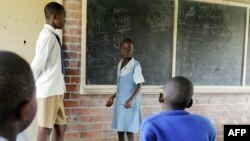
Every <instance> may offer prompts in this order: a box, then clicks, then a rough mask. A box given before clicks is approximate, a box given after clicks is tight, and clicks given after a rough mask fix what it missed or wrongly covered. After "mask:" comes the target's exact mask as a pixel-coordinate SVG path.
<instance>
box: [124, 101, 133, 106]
mask: <svg viewBox="0 0 250 141" xmlns="http://www.w3.org/2000/svg"><path fill="white" fill-rule="evenodd" d="M131 103H132V100H130V99H128V100H127V101H126V102H125V104H124V107H125V108H132V107H131Z"/></svg>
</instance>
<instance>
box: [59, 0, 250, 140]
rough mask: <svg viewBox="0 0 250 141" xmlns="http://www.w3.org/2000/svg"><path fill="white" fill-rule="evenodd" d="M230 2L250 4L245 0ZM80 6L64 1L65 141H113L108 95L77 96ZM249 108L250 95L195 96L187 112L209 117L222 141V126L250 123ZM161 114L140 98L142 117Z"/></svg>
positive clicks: (150, 97) (148, 98) (154, 102)
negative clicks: (65, 16)
mask: <svg viewBox="0 0 250 141" xmlns="http://www.w3.org/2000/svg"><path fill="white" fill-rule="evenodd" d="M232 1H237V2H248V3H250V2H249V1H248V0H232ZM81 4H82V1H81V0H64V6H65V8H66V11H67V19H66V21H67V22H66V27H65V30H64V31H63V42H64V48H65V50H66V57H67V58H66V64H67V71H66V77H65V79H66V83H67V94H66V96H65V102H64V104H65V109H66V113H67V119H68V128H67V131H66V134H65V138H66V141H116V140H117V135H116V132H114V131H113V130H112V129H111V118H112V111H113V107H111V108H106V107H105V103H106V100H107V99H108V98H109V97H110V95H105V94H103V95H100V94H99V95H98V94H96V95H95V94H89V95H86V94H84V95H82V94H80V71H81V70H80V64H81V55H82V54H81V48H84V47H85V45H81V40H82V39H81V24H82V23H81V18H82V9H81ZM84 7H85V6H84ZM84 22H85V21H84ZM83 40H84V39H83ZM249 108H250V92H249V93H237V94H235V93H224V94H221V93H218V94H216V93H208V94H199V93H195V94H194V106H193V107H192V108H191V109H189V111H190V112H193V113H197V114H201V115H204V116H208V117H209V118H210V119H211V120H212V122H213V123H214V125H215V127H216V129H217V140H218V141H223V125H224V124H249V123H250V112H249V110H248V109H249ZM161 110H162V108H161V105H160V104H159V103H158V95H155V94H147V95H142V112H143V117H145V116H146V115H151V114H153V113H157V112H159V111H161ZM137 138H138V136H137Z"/></svg>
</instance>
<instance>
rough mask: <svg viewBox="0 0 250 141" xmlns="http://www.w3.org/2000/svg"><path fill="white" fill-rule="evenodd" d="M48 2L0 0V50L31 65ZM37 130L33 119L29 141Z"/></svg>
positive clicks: (33, 137) (33, 140)
mask: <svg viewBox="0 0 250 141" xmlns="http://www.w3.org/2000/svg"><path fill="white" fill-rule="evenodd" d="M50 1H53V0H0V50H9V51H13V52H16V53H17V54H19V55H21V56H22V57H24V58H25V59H26V60H27V61H28V62H29V63H31V61H32V59H33V57H34V54H35V43H36V40H37V37H38V34H39V32H40V31H41V29H42V28H43V25H44V23H45V18H44V12H43V8H44V6H45V5H46V4H47V3H48V2H50ZM60 1H61V0H60ZM60 1H59V2H60ZM25 41H26V43H24V42H25ZM37 130H38V126H37V120H36V118H35V119H34V121H33V123H32V124H31V126H30V127H29V128H28V134H29V139H30V141H35V140H36V138H37Z"/></svg>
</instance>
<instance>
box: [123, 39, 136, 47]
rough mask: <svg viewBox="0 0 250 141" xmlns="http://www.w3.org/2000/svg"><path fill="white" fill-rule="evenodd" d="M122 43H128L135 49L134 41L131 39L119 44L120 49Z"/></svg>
mask: <svg viewBox="0 0 250 141" xmlns="http://www.w3.org/2000/svg"><path fill="white" fill-rule="evenodd" d="M124 43H130V44H132V45H133V46H134V48H135V43H134V41H133V40H132V39H130V38H126V39H123V40H122V42H121V44H120V47H121V46H122V44H124Z"/></svg>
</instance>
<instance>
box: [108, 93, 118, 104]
mask: <svg viewBox="0 0 250 141" xmlns="http://www.w3.org/2000/svg"><path fill="white" fill-rule="evenodd" d="M115 97H116V93H115V94H113V95H112V96H111V97H110V98H109V99H108V101H107V103H106V107H110V106H111V105H113V102H114V99H115Z"/></svg>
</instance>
